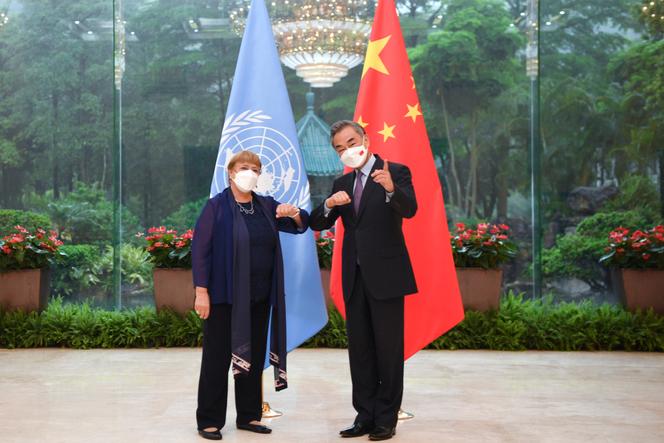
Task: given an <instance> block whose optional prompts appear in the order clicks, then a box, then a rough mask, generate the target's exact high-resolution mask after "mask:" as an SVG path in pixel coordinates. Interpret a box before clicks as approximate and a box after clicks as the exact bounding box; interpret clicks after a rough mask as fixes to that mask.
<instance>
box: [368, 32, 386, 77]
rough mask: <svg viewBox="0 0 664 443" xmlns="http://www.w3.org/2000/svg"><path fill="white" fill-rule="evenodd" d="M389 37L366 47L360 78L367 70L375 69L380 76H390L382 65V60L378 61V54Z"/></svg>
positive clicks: (370, 43)
mask: <svg viewBox="0 0 664 443" xmlns="http://www.w3.org/2000/svg"><path fill="white" fill-rule="evenodd" d="M390 37H391V35H388V36H387V37H383V38H381V39H378V40H372V41H370V42H369V45H368V46H367V55H366V57H365V58H364V66H363V67H362V78H364V74H366V73H367V71H368V70H369V69H375V70H376V71H378V72H380V73H382V74H386V75H390V73H389V72H388V71H387V68H386V67H385V64H383V60H381V59H380V53H381V51H382V50H383V49H384V48H385V45H387V42H388V41H389V40H390Z"/></svg>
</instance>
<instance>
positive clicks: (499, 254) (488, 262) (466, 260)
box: [451, 223, 517, 269]
mask: <svg viewBox="0 0 664 443" xmlns="http://www.w3.org/2000/svg"><path fill="white" fill-rule="evenodd" d="M509 231H510V227H509V226H507V225H504V224H499V225H494V224H490V223H478V224H477V226H473V227H469V226H466V225H465V224H464V223H457V224H456V234H455V235H454V236H452V238H451V242H452V254H453V256H454V265H455V266H456V267H459V268H484V269H495V268H497V267H498V266H500V265H501V264H502V263H504V262H506V261H508V260H509V259H511V258H513V257H515V256H516V251H517V247H516V244H515V243H514V242H512V241H511V240H510V239H509Z"/></svg>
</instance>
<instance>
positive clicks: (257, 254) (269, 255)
mask: <svg viewBox="0 0 664 443" xmlns="http://www.w3.org/2000/svg"><path fill="white" fill-rule="evenodd" d="M239 204H240V205H241V206H242V207H243V208H244V209H245V210H247V211H248V210H250V209H251V207H252V203H239ZM253 209H254V213H253V214H248V213H247V212H246V211H241V212H242V216H243V217H244V221H245V223H246V224H247V230H248V231H249V237H250V242H249V243H250V256H251V268H250V275H251V277H250V278H251V289H250V291H251V292H250V294H251V301H252V302H254V303H257V302H263V301H266V300H267V299H269V298H270V291H271V289H272V270H273V269H274V253H275V250H276V247H277V239H276V238H275V233H274V230H273V229H272V228H271V227H270V223H269V221H268V220H267V218H266V215H265V214H264V212H263V209H262V208H261V205H259V204H258V202H256V201H254V202H253Z"/></svg>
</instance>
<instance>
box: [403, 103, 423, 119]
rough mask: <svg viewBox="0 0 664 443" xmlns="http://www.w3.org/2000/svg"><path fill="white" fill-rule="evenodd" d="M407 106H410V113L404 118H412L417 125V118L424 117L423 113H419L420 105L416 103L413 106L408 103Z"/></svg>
mask: <svg viewBox="0 0 664 443" xmlns="http://www.w3.org/2000/svg"><path fill="white" fill-rule="evenodd" d="M406 106H408V112H407V113H406V115H404V117H410V118H412V119H413V123H415V120H417V116H418V115H422V113H421V112H420V111H419V109H417V108H418V107H419V106H420V104H419V103H415V104H414V105H413V106H411V105H409V104H408V103H406Z"/></svg>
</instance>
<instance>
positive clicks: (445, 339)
mask: <svg viewBox="0 0 664 443" xmlns="http://www.w3.org/2000/svg"><path fill="white" fill-rule="evenodd" d="M346 345H347V341H346V336H345V330H344V325H343V320H342V319H341V316H340V315H339V314H338V313H337V312H336V310H333V311H331V312H330V322H329V323H328V324H327V325H326V326H325V328H324V329H323V330H322V331H321V332H319V333H318V334H317V335H316V336H315V337H313V338H312V339H310V340H309V341H307V342H306V343H305V345H304V346H305V347H330V348H340V347H346ZM427 348H428V349H491V350H500V351H522V350H528V349H529V350H542V351H600V350H604V351H616V350H626V351H649V352H652V351H654V352H662V351H664V317H662V316H658V315H657V314H654V313H653V312H652V311H648V312H637V313H631V312H628V311H625V310H624V309H623V308H621V307H617V306H610V305H607V304H603V305H596V304H592V303H591V302H588V301H586V302H583V303H580V304H575V303H561V304H554V303H553V302H552V300H551V299H550V298H545V299H543V300H524V299H523V298H522V296H517V295H514V294H512V293H510V294H507V295H506V296H505V297H504V298H503V300H502V301H501V305H500V310H499V311H492V312H486V313H483V312H475V311H468V312H466V315H465V318H464V320H463V321H462V322H461V323H459V324H458V325H457V326H456V327H454V328H453V329H452V330H450V331H449V332H448V333H447V334H445V335H443V336H441V337H439V338H438V339H436V340H434V341H433V342H432V343H431V344H430V345H429V346H428V347H427Z"/></svg>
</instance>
